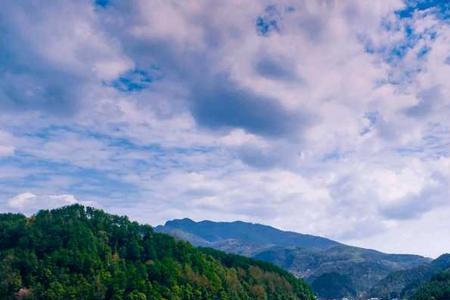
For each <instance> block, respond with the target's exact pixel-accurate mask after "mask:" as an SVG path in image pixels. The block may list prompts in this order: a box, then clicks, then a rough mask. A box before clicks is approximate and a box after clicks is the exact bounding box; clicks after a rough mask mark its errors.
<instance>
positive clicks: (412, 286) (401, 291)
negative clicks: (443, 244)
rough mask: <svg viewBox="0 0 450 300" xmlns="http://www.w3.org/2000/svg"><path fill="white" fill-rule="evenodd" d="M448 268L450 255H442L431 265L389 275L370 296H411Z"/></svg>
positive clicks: (373, 289)
mask: <svg viewBox="0 0 450 300" xmlns="http://www.w3.org/2000/svg"><path fill="white" fill-rule="evenodd" d="M448 268H450V254H444V255H441V256H440V257H438V258H436V259H435V260H433V261H432V262H431V263H426V264H422V265H420V266H417V267H415V268H411V269H407V270H402V271H397V272H393V273H391V274H389V275H388V276H386V277H385V278H384V279H383V280H381V281H380V282H378V283H377V284H376V285H375V286H374V287H373V288H372V289H371V291H370V295H372V296H374V297H375V296H376V297H383V298H387V297H406V296H411V295H412V294H414V292H415V291H416V290H417V288H419V287H420V286H421V285H422V284H423V283H425V282H426V281H428V280H430V279H431V278H432V277H433V276H434V275H436V274H438V273H440V272H442V271H444V270H446V269H448Z"/></svg>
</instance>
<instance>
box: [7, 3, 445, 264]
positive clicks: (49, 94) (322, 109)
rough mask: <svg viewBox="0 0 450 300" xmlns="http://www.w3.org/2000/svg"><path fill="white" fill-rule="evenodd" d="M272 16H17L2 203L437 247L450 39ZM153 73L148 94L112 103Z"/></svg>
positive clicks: (414, 21)
mask: <svg viewBox="0 0 450 300" xmlns="http://www.w3.org/2000/svg"><path fill="white" fill-rule="evenodd" d="M269 4H273V3H269V1H262V2H261V1H250V2H249V3H246V4H245V5H242V3H241V1H226V2H222V3H215V4H214V5H212V4H211V3H210V2H209V1H198V2H196V3H192V2H187V3H184V4H179V3H175V2H172V1H165V2H154V1H135V2H128V3H119V2H114V1H113V2H111V3H109V4H108V6H107V7H105V8H99V7H95V6H94V5H93V4H92V1H79V2H76V3H67V2H62V3H58V4H57V5H52V6H51V7H50V6H49V7H47V6H45V5H41V6H39V7H37V6H36V7H28V6H27V7H24V6H20V5H19V4H17V3H14V2H11V3H9V4H8V5H7V6H5V7H3V9H2V12H0V15H1V16H2V18H1V19H2V21H1V25H5V26H4V28H5V30H6V32H8V34H9V35H6V37H8V36H9V37H11V39H10V40H11V43H8V44H7V45H8V47H4V48H2V50H0V57H7V58H8V60H7V61H4V63H5V64H6V63H8V66H10V67H9V68H8V70H9V71H8V72H2V71H0V79H4V80H2V81H1V83H0V109H1V111H0V158H5V157H7V158H8V159H4V160H1V161H0V178H1V179H2V181H1V182H0V187H1V190H0V197H3V198H2V199H7V198H9V197H10V196H11V195H13V194H14V193H17V191H23V190H28V191H33V193H24V194H19V195H17V196H16V197H13V198H10V199H9V200H8V201H6V202H5V201H4V200H3V203H2V207H4V208H7V209H11V210H16V211H17V210H21V211H25V212H27V213H28V212H32V211H35V210H36V209H38V208H43V207H44V208H50V207H54V206H59V205H64V204H70V203H79V201H78V200H77V199H76V198H75V195H76V197H79V198H80V199H95V200H96V201H97V202H98V203H101V205H102V206H104V207H105V208H108V209H110V210H111V211H115V212H119V213H128V214H130V215H131V216H132V217H134V218H137V219H139V220H140V221H143V222H152V223H161V222H163V221H165V220H166V219H167V218H174V217H184V216H189V217H193V218H196V219H204V218H212V219H216V220H220V219H227V220H234V219H243V220H249V221H257V222H262V223H270V224H272V225H276V226H279V227H281V228H285V229H291V230H297V231H300V232H308V233H313V234H323V235H327V236H330V237H334V238H339V239H344V240H346V241H351V242H354V243H357V244H364V245H365V246H371V245H373V246H374V247H375V246H379V245H381V244H382V239H383V237H386V240H387V241H390V242H392V240H393V239H392V238H391V237H392V236H393V234H394V233H399V232H405V235H406V234H407V233H408V232H410V228H418V227H420V226H423V228H428V229H429V231H433V230H434V229H435V228H436V226H437V225H436V224H433V220H432V219H431V218H429V217H427V216H430V215H437V214H438V211H439V210H442V211H443V212H442V213H441V214H440V215H442V214H445V213H444V212H445V211H447V208H448V205H449V200H448V189H449V185H450V184H449V182H450V171H449V170H450V165H449V156H450V144H449V143H450V123H449V119H448V115H449V112H450V89H449V88H448V83H447V80H448V78H450V65H449V64H448V62H447V63H446V61H448V60H449V57H448V53H449V46H448V45H450V43H449V41H450V30H449V26H448V24H447V23H445V22H441V20H439V19H438V18H437V17H436V16H435V15H434V14H432V13H425V12H419V13H416V14H414V15H413V17H412V18H407V19H399V18H398V17H397V16H396V15H395V14H394V11H395V10H397V9H401V8H402V7H403V6H404V2H403V1H400V0H398V1H383V2H380V1H349V2H345V3H344V2H338V1H314V0H305V1H281V2H278V3H277V4H276V5H275V6H273V7H272V8H269V9H267V6H268V5H269ZM115 5H118V6H117V7H116V6H115ZM268 10H269V12H267V11H268ZM270 10H274V11H275V12H270ZM271 13H272V14H274V15H275V18H276V21H277V22H278V23H277V28H278V30H274V31H273V32H271V33H270V34H267V35H266V36H262V35H261V34H258V33H257V28H256V20H257V18H258V17H259V16H265V15H269V16H268V17H273V16H271V15H270V14H271ZM388 25H389V26H388ZM405 26H409V27H408V28H410V29H412V30H414V32H415V33H416V34H417V36H414V39H416V41H415V42H414V43H412V41H409V40H407V36H406V35H405V34H406V33H407V28H406V27H405ZM430 32H434V33H435V35H430ZM431 36H434V38H431ZM399 45H400V46H403V47H406V48H405V49H406V50H407V51H406V50H405V53H404V55H398V57H396V56H395V55H393V53H395V51H394V50H396V47H397V46H399ZM400 46H399V47H400ZM424 47H426V49H427V51H428V52H427V53H426V54H425V55H423V57H420V56H421V55H422V54H423V53H422V51H424V50H423V49H424ZM400 48H401V47H400ZM401 49H403V48H401ZM1 51H5V52H1ZM3 53H5V54H7V55H2V54H3ZM421 53H422V54H421ZM2 62H3V61H1V58H0V63H2ZM151 68H159V69H158V72H159V73H161V77H160V78H158V79H155V78H148V81H149V82H147V83H146V84H147V85H146V88H144V89H142V90H135V91H130V92H126V91H120V90H117V89H115V88H114V84H113V82H114V80H118V77H119V76H125V75H124V74H126V72H127V71H130V70H133V69H137V70H141V71H149V69H151ZM159 73H158V74H159ZM224 74H225V75H224ZM144 77H145V76H144ZM125 81H126V79H125ZM202 97H203V98H206V99H203V98H202ZM233 97H235V98H236V99H237V100H236V99H234V101H232V100H233V99H231V100H230V99H229V98H233ZM227 101H228V102H227ZM199 107H200V108H201V109H199ZM199 110H200V111H201V112H199ZM67 112H70V113H67ZM205 120H206V121H205ZM12 133H14V137H13V136H12ZM277 133H278V134H277ZM72 194H73V195H74V196H71V195H72ZM52 195H53V196H52ZM436 222H438V221H436ZM390 232H392V234H391V233H390ZM436 232H437V233H438V234H440V235H441V236H442V238H445V235H444V234H443V230H438V231H436ZM406 236H407V235H406ZM414 243H416V242H414V241H411V242H410V243H409V244H411V245H413V244H414ZM416 244H417V249H418V250H417V251H420V252H421V253H425V254H426V253H433V255H434V253H436V252H437V251H438V249H437V248H433V249H432V247H431V246H430V248H429V252H427V251H428V250H427V247H426V246H423V247H422V246H421V245H418V244H419V242H417V243H416ZM439 247H440V248H439V249H441V251H442V252H443V251H445V245H444V244H441V245H440V246H439ZM385 249H394V250H396V251H400V250H402V249H401V246H398V247H397V248H395V247H394V248H388V247H386V248H385ZM404 249H408V251H411V252H415V251H413V250H414V248H413V246H411V248H406V247H405V248H404ZM430 255H431V254H430Z"/></svg>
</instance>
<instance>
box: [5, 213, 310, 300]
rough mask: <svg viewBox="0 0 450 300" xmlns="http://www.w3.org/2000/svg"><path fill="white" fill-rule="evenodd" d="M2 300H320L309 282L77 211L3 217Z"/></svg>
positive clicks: (119, 219)
mask: <svg viewBox="0 0 450 300" xmlns="http://www.w3.org/2000/svg"><path fill="white" fill-rule="evenodd" d="M0 274H1V276H0V298H1V299H15V298H26V299H49V300H51V299H129V300H141V299H195V300H201V299H223V300H225V299H280V300H281V299H302V300H303V299H305V300H310V299H313V296H312V293H311V291H310V289H309V288H308V287H307V286H306V285H305V283H304V282H303V281H302V280H299V279H296V278H295V277H293V276H292V275H290V274H288V273H287V272H285V271H282V270H281V269H279V268H277V267H275V266H273V265H270V264H268V263H263V262H259V261H254V260H251V259H248V258H244V257H241V256H237V255H228V254H224V253H222V252H219V251H215V250H211V249H196V248H194V247H192V246H191V245H190V244H189V243H186V242H181V241H176V240H174V239H173V238H172V237H170V236H168V235H165V234H159V233H155V232H154V231H153V229H152V227H150V226H148V225H139V224H138V223H136V222H131V221H129V220H128V219H127V218H126V217H119V216H113V215H109V214H106V213H104V212H103V211H101V210H97V209H93V208H89V207H88V208H85V207H83V206H80V205H72V206H68V207H64V208H61V209H55V210H50V211H48V210H43V211H40V212H39V213H37V214H36V215H34V216H32V217H30V218H27V217H25V216H23V215H20V214H0Z"/></svg>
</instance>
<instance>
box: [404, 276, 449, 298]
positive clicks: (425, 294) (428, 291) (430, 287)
mask: <svg viewBox="0 0 450 300" xmlns="http://www.w3.org/2000/svg"><path fill="white" fill-rule="evenodd" d="M430 299H432V300H449V299H450V269H448V270H446V271H444V272H441V273H439V274H437V275H434V276H433V278H432V279H431V280H430V281H429V282H427V283H425V284H423V285H422V286H421V287H420V288H419V289H418V290H417V291H416V292H415V293H414V295H413V296H412V298H411V300H430Z"/></svg>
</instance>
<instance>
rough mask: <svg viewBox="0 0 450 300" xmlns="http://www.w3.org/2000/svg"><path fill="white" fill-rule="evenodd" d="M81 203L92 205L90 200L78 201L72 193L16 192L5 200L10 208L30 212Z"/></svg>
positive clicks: (25, 212)
mask: <svg viewBox="0 0 450 300" xmlns="http://www.w3.org/2000/svg"><path fill="white" fill-rule="evenodd" d="M76 203H79V204H83V205H89V206H92V205H93V204H94V203H92V202H84V201H78V200H77V199H76V198H75V196H74V195H70V194H63V195H36V194H33V193H30V192H25V193H22V194H18V195H16V196H14V197H12V198H10V199H8V200H7V206H8V208H9V209H10V210H12V211H16V212H20V213H24V214H28V215H29V214H32V213H35V212H37V211H38V210H40V209H52V208H58V207H61V206H66V205H71V204H76Z"/></svg>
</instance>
